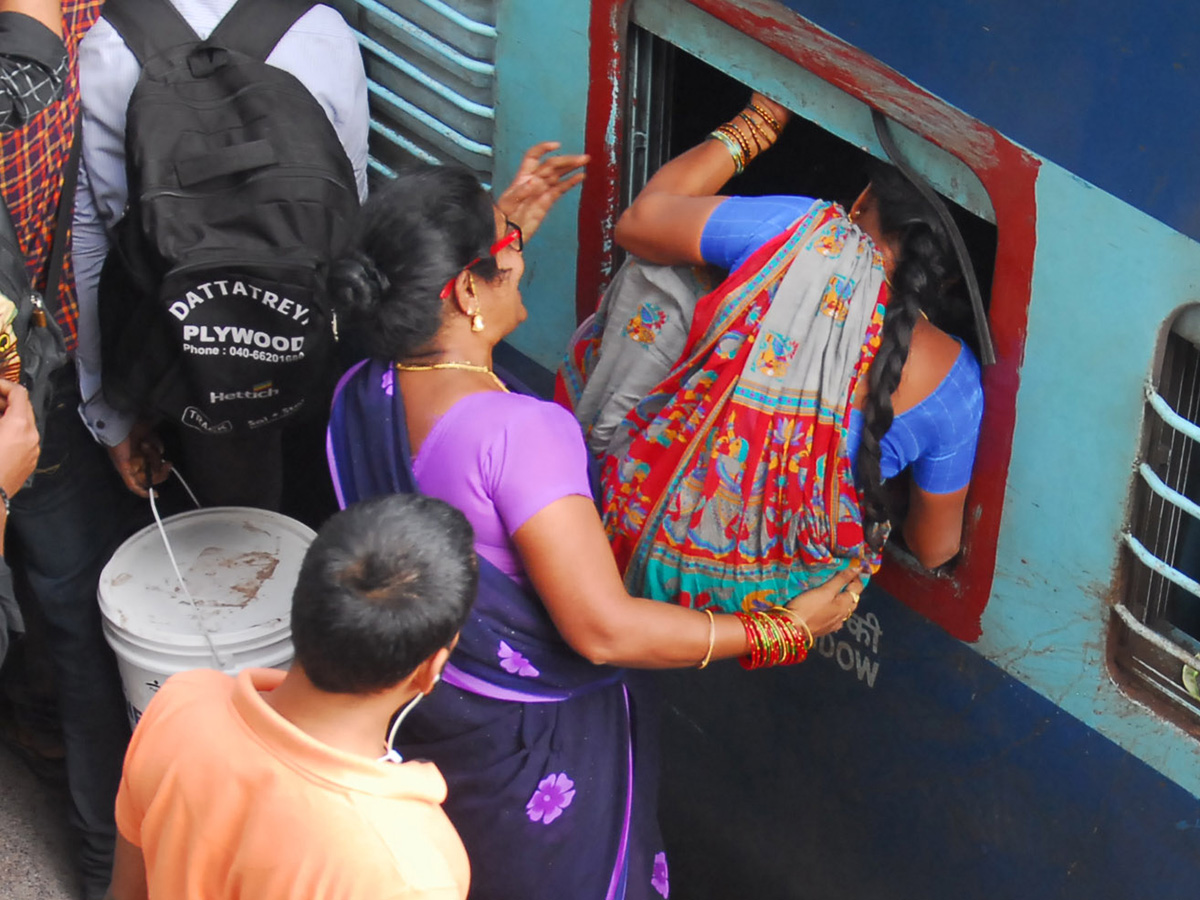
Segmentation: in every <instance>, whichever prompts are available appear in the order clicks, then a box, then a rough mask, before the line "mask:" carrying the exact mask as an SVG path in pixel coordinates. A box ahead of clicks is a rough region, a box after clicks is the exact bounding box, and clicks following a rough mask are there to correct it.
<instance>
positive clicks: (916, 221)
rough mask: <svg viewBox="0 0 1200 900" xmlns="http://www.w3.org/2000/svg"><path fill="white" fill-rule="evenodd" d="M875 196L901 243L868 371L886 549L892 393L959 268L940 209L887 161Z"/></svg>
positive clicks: (866, 426)
mask: <svg viewBox="0 0 1200 900" xmlns="http://www.w3.org/2000/svg"><path fill="white" fill-rule="evenodd" d="M871 202H873V203H874V205H875V208H876V209H877V210H878V211H879V220H880V226H881V229H882V231H883V233H884V234H885V235H891V236H893V238H894V239H895V240H896V243H897V247H896V249H897V251H898V253H897V259H898V261H897V263H896V268H895V271H893V272H892V279H891V281H892V291H891V301H890V303H889V304H888V309H887V313H886V314H885V316H884V319H883V329H882V334H881V341H880V346H879V352H878V353H877V354H876V355H875V359H874V361H873V362H872V363H871V368H870V370H869V372H868V373H867V397H866V402H865V403H864V404H863V410H862V412H863V431H862V441H861V443H860V445H859V449H858V464H857V471H856V479H855V481H856V484H857V487H858V491H859V502H860V503H861V507H862V517H863V532H864V534H865V536H866V540H867V543H868V544H869V545H870V546H871V547H872V548H874V549H876V550H878V549H879V548H880V547H881V546H882V545H883V542H884V539H885V537H886V535H887V530H886V525H887V523H888V521H889V520H890V518H891V515H890V512H889V509H888V502H887V495H886V493H885V492H884V489H883V476H882V474H881V472H880V467H879V463H880V453H881V442H882V441H883V436H884V435H885V434H886V433H887V430H888V429H889V428H891V426H892V420H893V418H894V417H895V412H894V410H893V409H892V394H893V393H895V391H896V389H897V388H898V387H899V386H900V377H901V375H902V374H903V372H904V365H905V363H906V362H908V350H909V346H910V345H911V343H912V334H913V328H915V327H916V324H917V318H918V317H919V316H920V315H921V312H922V310H927V311H928V310H933V309H936V308H937V307H938V306H939V304H940V302H941V292H942V287H943V285H945V283H946V281H947V274H948V273H949V272H950V271H951V268H950V267H952V266H953V256H952V250H951V246H950V243H949V241H947V240H946V238H945V235H944V233H943V232H942V228H941V225H940V223H939V222H938V219H937V217H936V214H935V213H934V212H933V210H932V209H930V208H929V206H928V205H927V204H926V203H925V201H924V200H923V199H922V198H921V195H920V194H919V193H918V192H917V190H916V189H915V188H914V187H913V186H912V185H911V184H909V183H908V181H907V180H906V179H905V178H904V176H902V175H901V174H900V173H899V172H898V171H896V170H895V169H893V168H891V167H890V166H887V167H879V168H878V169H875V170H873V171H872V173H871Z"/></svg>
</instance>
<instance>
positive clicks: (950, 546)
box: [901, 481, 967, 569]
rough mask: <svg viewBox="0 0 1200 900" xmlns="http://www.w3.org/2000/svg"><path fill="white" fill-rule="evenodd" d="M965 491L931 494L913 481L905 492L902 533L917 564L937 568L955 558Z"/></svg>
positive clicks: (964, 503)
mask: <svg viewBox="0 0 1200 900" xmlns="http://www.w3.org/2000/svg"><path fill="white" fill-rule="evenodd" d="M966 503H967V488H963V489H962V490H959V491H955V492H954V493H952V494H931V493H929V492H928V491H923V490H921V488H919V487H917V484H916V482H915V481H914V482H913V483H912V485H911V487H910V488H909V491H908V515H906V516H905V517H904V523H903V525H902V526H901V533H902V534H903V535H904V543H905V544H906V545H908V549H909V550H911V551H912V554H913V556H915V557H916V558H917V560H918V562H920V563H921V565H923V566H924V567H925V568H927V569H936V568H937V567H938V566H940V565H943V564H945V563H948V562H949V561H950V560H951V559H953V558H954V556H955V554H956V553H958V551H959V549H960V548H961V547H962V529H963V511H964V509H965V508H966Z"/></svg>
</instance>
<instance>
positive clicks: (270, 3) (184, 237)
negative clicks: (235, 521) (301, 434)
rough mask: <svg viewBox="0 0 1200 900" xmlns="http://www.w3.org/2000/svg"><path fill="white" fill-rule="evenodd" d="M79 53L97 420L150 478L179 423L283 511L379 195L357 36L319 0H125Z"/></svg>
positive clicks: (205, 454) (82, 240)
mask: <svg viewBox="0 0 1200 900" xmlns="http://www.w3.org/2000/svg"><path fill="white" fill-rule="evenodd" d="M80 66H81V76H82V90H83V107H84V130H83V164H82V166H81V170H80V192H79V200H78V202H77V204H76V213H75V231H74V251H75V260H76V269H77V282H78V290H79V298H80V308H81V311H82V315H81V325H80V349H79V354H78V360H79V366H80V386H81V390H82V393H83V396H84V398H85V402H84V404H83V406H82V408H81V412H82V414H83V416H84V419H85V421H86V422H87V424H88V427H89V428H90V430H91V431H92V434H93V435H94V436H95V437H96V438H97V439H98V440H99V441H100V442H101V443H103V444H104V445H105V446H106V447H107V448H108V451H109V455H110V457H111V459H112V461H113V463H114V465H115V466H116V467H117V470H118V472H119V473H120V475H121V477H122V478H123V480H124V482H125V484H126V486H127V487H128V488H129V489H130V490H132V491H133V492H135V493H137V494H140V495H142V496H145V493H146V489H147V488H148V487H149V485H150V482H155V483H156V482H158V481H161V480H162V479H163V478H165V477H166V475H167V471H168V468H167V466H166V465H165V464H163V463H162V462H161V458H160V456H159V450H160V447H161V444H160V443H159V442H158V440H157V437H156V436H155V433H154V431H155V426H156V425H157V424H159V423H163V422H166V423H171V425H172V428H171V429H170V431H171V434H172V435H173V437H174V438H175V439H176V441H177V445H176V449H177V450H178V451H179V452H180V453H181V457H182V458H181V470H182V471H183V473H184V474H185V475H187V476H189V480H190V481H192V482H193V483H194V486H195V487H196V488H197V493H198V494H200V496H201V499H202V500H204V501H205V502H207V503H211V504H218V505H247V506H258V507H262V508H269V509H278V508H279V505H280V502H281V496H282V493H283V485H282V479H281V475H280V472H281V469H282V464H283V459H282V457H283V452H284V445H285V437H288V433H287V432H285V431H284V429H285V428H289V427H292V428H293V432H294V431H296V430H299V429H303V427H304V425H303V421H304V417H305V414H312V413H317V414H319V413H320V412H321V410H319V409H316V408H314V407H319V406H320V405H321V404H320V397H321V396H322V394H323V393H324V392H326V391H327V390H328V387H329V385H328V384H327V381H328V379H329V377H330V376H331V375H332V374H333V372H332V362H331V360H332V345H333V341H334V331H335V323H334V322H333V321H332V317H331V315H330V314H329V313H328V310H327V307H326V305H325V303H324V297H323V294H322V292H321V290H320V276H321V271H322V266H323V263H324V262H325V261H326V260H327V259H328V258H329V256H330V254H331V253H333V252H334V251H336V250H337V249H338V245H339V244H340V243H341V242H342V241H343V240H345V238H346V236H347V235H348V232H349V229H350V227H351V226H352V220H353V215H354V212H355V211H356V208H357V202H358V200H360V199H362V198H364V197H365V195H366V142H367V127H368V112H367V100H366V79H365V75H364V72H363V66H362V59H361V56H360V53H359V49H358V44H357V41H356V40H355V37H354V34H353V32H352V31H351V30H350V29H349V27H348V26H347V25H346V24H345V22H344V21H343V20H342V18H341V16H340V15H339V14H338V13H337V12H336V11H335V10H333V9H332V8H330V7H327V6H322V5H311V3H310V2H309V0H241V2H240V3H237V4H235V3H234V0H109V3H108V5H107V6H106V7H105V11H104V18H103V19H101V20H100V22H98V23H97V24H96V26H95V27H94V28H93V29H92V31H91V32H90V33H89V35H88V36H87V39H86V40H85V41H84V42H83V45H82V47H81V57H80ZM298 422H299V423H301V424H299V425H295V426H294V423H298ZM293 426H294V427H293ZM314 434H315V432H314ZM309 437H310V438H311V437H312V436H311V435H310V436H309ZM288 441H289V442H291V438H290V437H288ZM310 443H311V444H312V447H313V448H314V449H315V450H316V451H318V452H319V448H320V445H319V438H316V439H315V440H310Z"/></svg>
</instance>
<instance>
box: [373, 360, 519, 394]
mask: <svg viewBox="0 0 1200 900" xmlns="http://www.w3.org/2000/svg"><path fill="white" fill-rule="evenodd" d="M440 369H460V370H462V371H463V372H478V373H479V374H480V375H487V376H488V377H489V378H491V379H492V381H494V382H496V387H498V388H500V390H502V391H504V393H506V394H508V393H511V392H510V391H509V389H508V385H506V384H505V383H504V382H503V381H501V380H500V376H499V375H497V374H496V373H495V372H493V371H492V370H491V369H490V368H489V367H487V366H480V365H476V364H475V363H465V362H441V363H430V364H429V365H426V366H419V365H407V364H405V363H396V371H398V372H434V371H438V370H440Z"/></svg>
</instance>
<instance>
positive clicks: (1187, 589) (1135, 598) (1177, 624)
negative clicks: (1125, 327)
mask: <svg viewBox="0 0 1200 900" xmlns="http://www.w3.org/2000/svg"><path fill="white" fill-rule="evenodd" d="M1198 443H1200V306H1193V307H1189V308H1188V309H1186V310H1184V311H1183V312H1182V313H1181V314H1180V315H1178V316H1177V317H1176V318H1175V320H1174V322H1173V323H1172V325H1171V327H1170V329H1169V330H1168V331H1167V333H1166V337H1165V340H1164V342H1163V346H1162V352H1161V354H1160V362H1159V367H1158V372H1157V375H1156V378H1155V380H1154V381H1153V382H1152V383H1151V384H1150V385H1148V386H1147V389H1146V412H1145V426H1144V432H1143V439H1142V450H1141V458H1140V459H1139V460H1138V462H1137V464H1136V466H1135V477H1134V488H1133V498H1132V504H1131V510H1130V518H1129V528H1128V530H1127V531H1126V532H1125V533H1124V535H1123V539H1124V547H1123V560H1122V588H1123V589H1122V594H1123V597H1122V601H1121V602H1118V603H1117V604H1116V606H1115V609H1116V612H1117V615H1118V626H1117V635H1116V646H1115V652H1114V660H1115V662H1116V664H1117V665H1118V667H1119V668H1120V669H1121V670H1122V671H1124V672H1126V673H1128V674H1129V675H1131V676H1133V678H1134V679H1135V684H1137V685H1139V686H1140V687H1142V688H1144V689H1148V690H1149V691H1150V692H1151V693H1152V695H1153V696H1156V697H1161V698H1166V699H1167V700H1169V701H1172V702H1171V703H1170V706H1171V707H1172V708H1174V709H1175V710H1182V711H1183V712H1184V713H1185V715H1186V718H1185V723H1186V724H1187V725H1189V726H1190V727H1191V729H1192V730H1193V731H1194V732H1195V730H1196V726H1197V725H1198V724H1200V686H1198V685H1197V669H1200V658H1198V657H1197V654H1200V449H1198V447H1197V444H1198ZM1189 663H1190V665H1189Z"/></svg>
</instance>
